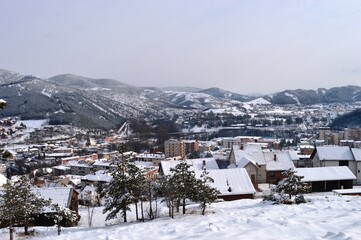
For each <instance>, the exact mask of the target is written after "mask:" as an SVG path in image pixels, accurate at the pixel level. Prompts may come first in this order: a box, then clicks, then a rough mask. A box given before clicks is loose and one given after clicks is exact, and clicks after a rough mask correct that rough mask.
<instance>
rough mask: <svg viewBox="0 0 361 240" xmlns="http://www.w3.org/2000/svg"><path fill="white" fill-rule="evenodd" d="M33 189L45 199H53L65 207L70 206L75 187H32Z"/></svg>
mask: <svg viewBox="0 0 361 240" xmlns="http://www.w3.org/2000/svg"><path fill="white" fill-rule="evenodd" d="M31 191H32V192H33V193H34V194H36V195H40V196H41V197H42V198H44V199H46V200H47V199H51V201H52V202H53V203H57V204H59V205H61V206H63V207H67V208H69V207H70V202H71V196H72V194H73V188H71V187H53V188H32V189H31Z"/></svg>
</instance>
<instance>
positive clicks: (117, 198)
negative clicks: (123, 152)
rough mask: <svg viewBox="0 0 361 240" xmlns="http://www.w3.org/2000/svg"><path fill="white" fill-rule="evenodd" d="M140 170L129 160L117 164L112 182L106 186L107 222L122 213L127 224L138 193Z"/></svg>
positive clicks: (105, 209) (125, 159)
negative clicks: (132, 204)
mask: <svg viewBox="0 0 361 240" xmlns="http://www.w3.org/2000/svg"><path fill="white" fill-rule="evenodd" d="M139 174H140V169H139V168H138V167H137V166H135V165H134V164H132V163H130V162H129V159H128V158H123V159H122V160H121V161H118V162H117V167H116V168H115V169H114V170H113V171H112V172H111V175H112V180H111V181H110V182H109V184H108V185H107V186H106V189H105V192H107V194H108V196H107V197H106V203H105V208H104V209H103V213H106V212H109V214H108V215H107V217H106V220H110V219H113V218H116V217H117V214H118V213H119V212H120V213H121V215H122V216H123V220H124V222H127V211H129V210H130V209H129V207H128V205H129V204H131V203H133V202H134V200H135V195H136V192H137V191H138V184H139Z"/></svg>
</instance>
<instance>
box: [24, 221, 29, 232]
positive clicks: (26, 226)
mask: <svg viewBox="0 0 361 240" xmlns="http://www.w3.org/2000/svg"><path fill="white" fill-rule="evenodd" d="M24 234H25V235H30V234H29V227H28V225H27V223H25V225H24Z"/></svg>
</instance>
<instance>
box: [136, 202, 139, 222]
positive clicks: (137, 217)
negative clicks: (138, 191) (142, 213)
mask: <svg viewBox="0 0 361 240" xmlns="http://www.w3.org/2000/svg"><path fill="white" fill-rule="evenodd" d="M135 219H136V220H137V221H139V215H138V203H137V202H136V203H135Z"/></svg>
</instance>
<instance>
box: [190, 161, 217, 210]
mask: <svg viewBox="0 0 361 240" xmlns="http://www.w3.org/2000/svg"><path fill="white" fill-rule="evenodd" d="M212 182H214V180H213V178H211V177H210V176H208V172H207V170H206V168H204V169H203V171H202V174H201V175H200V179H198V180H197V186H196V193H197V194H196V201H197V202H200V206H201V209H202V215H204V214H205V211H206V207H207V204H211V203H212V202H214V201H215V200H216V199H217V195H218V194H219V191H218V190H217V189H216V188H213V187H211V186H209V183H212Z"/></svg>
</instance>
